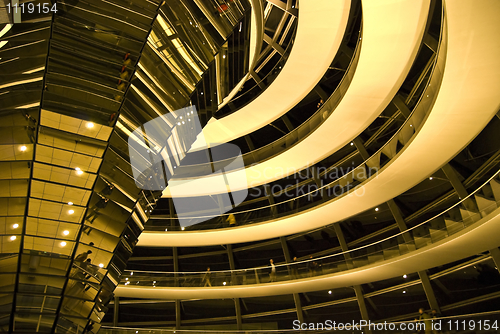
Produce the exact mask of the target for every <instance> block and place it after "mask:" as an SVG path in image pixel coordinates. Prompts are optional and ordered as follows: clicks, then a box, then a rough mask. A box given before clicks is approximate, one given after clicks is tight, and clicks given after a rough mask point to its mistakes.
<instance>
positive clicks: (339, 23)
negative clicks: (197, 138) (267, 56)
mask: <svg viewBox="0 0 500 334" xmlns="http://www.w3.org/2000/svg"><path fill="white" fill-rule="evenodd" d="M350 4H351V1H350V0H342V1H330V0H321V1H319V0H318V1H304V2H303V3H301V4H300V14H299V21H298V28H297V34H296V36H295V39H294V45H293V49H292V51H291V53H290V57H289V58H288V60H287V62H286V65H285V66H284V67H283V69H282V71H281V72H280V74H279V75H278V77H277V78H276V79H275V81H274V82H273V83H272V85H270V86H269V88H268V89H266V90H265V91H264V92H263V93H262V94H261V95H260V96H259V97H258V98H257V99H255V100H254V101H252V102H250V103H249V104H248V105H246V106H245V107H243V108H241V109H240V110H238V111H237V112H235V113H233V114H231V115H228V116H226V117H224V118H222V119H219V120H216V119H214V118H212V119H211V120H210V121H209V122H208V124H207V125H206V126H205V129H204V130H203V136H204V138H205V141H206V142H207V143H217V144H218V143H226V142H228V141H231V140H233V139H236V138H239V137H241V136H244V135H246V134H248V133H250V132H252V131H254V130H257V129H259V128H261V127H263V126H265V125H267V124H269V123H271V122H272V121H274V120H275V119H277V118H279V117H281V116H282V115H284V114H285V113H286V112H287V111H289V110H290V109H291V108H292V107H293V106H295V105H296V104H297V103H298V102H300V101H301V100H302V99H303V98H304V97H305V96H306V95H307V94H308V93H309V92H310V91H311V90H312V89H313V88H314V86H315V85H316V84H317V83H318V81H319V80H320V79H321V78H322V76H323V75H324V73H325V72H326V71H327V70H328V67H329V66H330V64H331V62H332V60H333V58H334V57H335V55H336V54H337V52H338V49H339V47H340V43H341V41H342V38H343V37H344V33H345V30H346V27H347V21H348V18H349V9H350ZM298 82H300V83H301V84H300V85H297V83H298ZM203 144H204V142H203V143H202V145H203ZM195 146H196V144H195Z"/></svg>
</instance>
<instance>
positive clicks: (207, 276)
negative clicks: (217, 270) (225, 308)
mask: <svg viewBox="0 0 500 334" xmlns="http://www.w3.org/2000/svg"><path fill="white" fill-rule="evenodd" d="M211 276H212V272H211V271H210V267H207V271H206V272H205V275H204V276H203V280H204V281H205V285H204V286H203V287H206V286H207V285H208V286H209V287H212V282H211V281H210V277H211Z"/></svg>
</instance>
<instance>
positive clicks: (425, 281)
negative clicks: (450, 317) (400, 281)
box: [418, 270, 441, 313]
mask: <svg viewBox="0 0 500 334" xmlns="http://www.w3.org/2000/svg"><path fill="white" fill-rule="evenodd" d="M418 276H420V280H421V281H422V285H423V287H424V292H425V295H426V296H427V301H428V302H429V305H430V307H431V310H436V311H437V312H438V313H441V312H440V310H439V305H438V302H437V299H436V295H434V290H433V289H432V285H431V281H430V280H429V276H428V275H427V272H426V271H425V270H422V271H419V272H418Z"/></svg>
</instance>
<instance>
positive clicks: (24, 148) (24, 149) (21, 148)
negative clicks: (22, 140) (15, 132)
mask: <svg viewBox="0 0 500 334" xmlns="http://www.w3.org/2000/svg"><path fill="white" fill-rule="evenodd" d="M19 149H20V150H21V151H22V152H24V151H26V149H27V147H26V146H24V145H23V146H21V147H20V148H19Z"/></svg>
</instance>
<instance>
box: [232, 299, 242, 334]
mask: <svg viewBox="0 0 500 334" xmlns="http://www.w3.org/2000/svg"><path fill="white" fill-rule="evenodd" d="M234 309H235V310H236V328H237V329H238V330H239V331H241V330H242V329H243V318H242V317H241V305H240V299H239V298H234Z"/></svg>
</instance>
